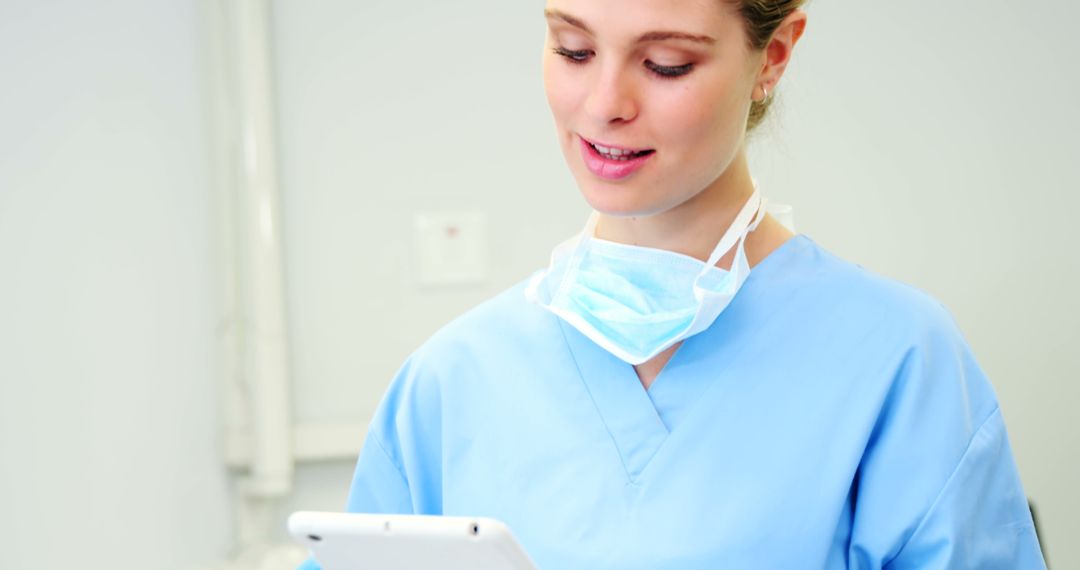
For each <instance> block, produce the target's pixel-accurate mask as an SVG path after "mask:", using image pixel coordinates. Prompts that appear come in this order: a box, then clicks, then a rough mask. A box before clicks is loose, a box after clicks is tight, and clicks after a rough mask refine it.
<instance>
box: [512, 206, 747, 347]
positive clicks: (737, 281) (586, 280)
mask: <svg viewBox="0 0 1080 570" xmlns="http://www.w3.org/2000/svg"><path fill="white" fill-rule="evenodd" d="M764 215H765V201H764V200H763V199H762V198H761V197H760V196H759V195H758V192H757V190H755V191H754V193H753V195H751V196H750V199H749V200H747V202H746V204H745V205H744V206H743V208H742V210H741V211H740V212H739V215H738V216H736V218H735V221H734V222H732V224H731V226H730V227H729V228H728V230H727V231H726V232H725V233H724V236H723V237H722V238H720V242H719V243H718V244H717V245H716V248H715V249H714V250H713V252H712V255H710V256H709V259H708V260H707V261H705V262H701V261H699V260H697V259H695V258H693V257H689V256H686V255H682V254H679V253H675V252H672V251H667V250H662V249H654V248H649V247H639V246H632V245H625V244H620V243H615V242H610V241H606V240H601V239H597V238H596V237H594V234H595V230H596V223H597V218H598V216H597V215H596V214H595V213H594V214H593V215H592V216H590V218H589V222H588V224H586V226H585V230H584V231H582V233H581V235H580V236H578V237H576V238H572V239H570V240H569V241H567V242H565V243H563V244H561V245H560V246H559V247H557V248H555V251H554V252H553V253H552V255H551V265H550V266H549V267H548V269H547V270H546V271H544V272H541V273H538V274H537V275H536V276H534V277H533V279H532V280H531V281H530V282H529V285H528V288H527V289H526V291H525V294H526V296H527V297H528V299H529V300H530V301H532V302H534V303H537V304H539V305H540V306H542V307H544V308H545V309H547V310H549V311H551V312H553V313H554V314H555V315H557V316H558V317H559V318H561V319H563V320H564V321H566V322H567V323H568V324H570V325H571V326H573V327H574V328H576V329H577V330H578V331H580V332H581V333H582V334H584V335H585V336H586V337H588V338H589V339H591V340H592V341H593V342H595V343H596V344H598V345H599V346H601V347H603V348H604V349H605V350H607V351H608V352H610V353H612V354H614V355H615V356H617V357H618V358H620V359H622V360H624V361H626V362H628V363H630V364H634V365H637V364H641V363H643V362H646V361H648V360H651V359H652V358H653V357H655V356H656V355H658V354H660V353H661V352H663V351H664V350H666V349H668V348H670V347H671V346H673V345H674V344H675V343H677V342H679V341H681V340H683V339H686V338H688V337H690V336H693V335H695V334H697V333H699V332H701V331H703V330H705V329H707V328H708V327H709V326H710V325H711V324H712V323H713V321H715V320H716V318H717V317H718V316H719V315H720V313H721V312H722V311H723V310H724V309H725V308H726V307H727V306H728V304H730V303H731V300H732V299H733V298H734V297H735V293H737V292H738V290H739V288H740V287H742V284H743V282H745V281H746V278H747V276H749V274H750V265H749V263H748V262H747V259H746V249H745V245H744V244H745V240H746V236H747V234H749V233H750V232H752V231H754V229H756V228H757V225H758V224H759V223H760V222H761V218H762V217H763V216H764ZM733 247H735V248H736V249H735V260H734V261H733V262H732V264H731V269H730V270H724V269H720V268H719V267H716V263H717V262H718V261H719V260H720V258H721V257H723V256H724V254H726V253H727V252H728V251H730V250H731V249H732V248H733Z"/></svg>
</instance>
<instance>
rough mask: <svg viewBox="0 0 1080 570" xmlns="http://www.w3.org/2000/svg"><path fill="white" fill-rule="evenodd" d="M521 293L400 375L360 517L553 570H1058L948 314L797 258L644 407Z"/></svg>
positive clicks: (478, 313) (708, 334) (833, 264)
mask: <svg viewBox="0 0 1080 570" xmlns="http://www.w3.org/2000/svg"><path fill="white" fill-rule="evenodd" d="M522 289H523V285H519V286H518V287H515V288H513V289H510V290H509V291H507V292H505V293H503V294H501V295H500V296H498V297H496V298H494V299H492V300H490V301H488V302H486V303H485V304H483V305H481V306H479V307H477V308H476V309H474V310H472V311H470V312H469V313H467V314H466V315H464V316H462V317H460V318H459V319H457V320H456V321H454V322H453V323H451V324H449V325H447V326H446V327H444V328H443V329H442V330H441V331H440V332H438V333H437V334H436V335H435V336H434V337H432V338H431V339H430V340H429V341H428V342H427V343H426V344H425V345H424V346H422V347H421V348H420V349H419V350H417V351H416V352H415V353H414V354H413V356H412V357H411V358H409V360H408V361H407V362H406V363H405V365H404V366H403V368H402V369H401V371H400V373H399V374H398V375H397V377H396V378H395V379H394V380H393V382H392V384H391V385H390V388H389V390H388V391H387V393H386V396H385V398H384V400H383V402H382V404H381V406H380V407H379V409H378V411H377V413H376V415H375V418H374V420H373V421H372V423H371V426H370V431H369V433H368V437H367V441H366V443H365V445H364V448H363V451H362V452H361V454H360V459H359V462H358V464H357V467H356V474H355V478H354V481H353V484H352V490H351V493H350V497H349V501H348V506H347V508H348V510H349V511H356V512H383V513H422V514H447V515H470V516H488V517H493V518H497V519H501V520H503V521H505V522H506V523H507V524H508V525H509V526H510V527H511V529H513V531H514V533H515V534H516V536H517V537H518V539H519V540H520V541H521V543H522V544H523V546H524V547H525V549H526V550H527V551H528V552H529V553H530V554H531V555H532V557H533V558H534V560H535V561H536V562H537V564H538V566H539V567H540V568H542V569H545V570H573V569H578V568H581V569H585V568H588V569H595V568H619V569H628V570H633V569H657V568H679V569H696V568H701V569H706V568H708V569H715V568H733V569H742V568H755V569H773V568H775V569H785V570H788V569H791V568H827V569H834V568H836V569H839V568H852V569H870V568H874V569H877V568H891V569H895V570H901V569H915V568H918V569H920V570H927V569H946V568H979V569H991V568H1002V569H1005V568H1008V569H1012V570H1016V569H1020V570H1025V569H1031V568H1045V565H1044V563H1043V560H1042V556H1041V555H1040V553H1039V546H1038V542H1037V540H1036V537H1035V533H1034V526H1033V524H1032V520H1031V515H1030V512H1029V511H1028V508H1027V502H1026V499H1025V495H1024V492H1023V490H1022V488H1021V485H1020V480H1019V476H1018V474H1017V470H1016V466H1015V464H1014V461H1013V457H1012V452H1011V450H1010V448H1009V442H1008V438H1007V435H1006V432H1005V426H1004V424H1003V422H1002V417H1001V412H1000V410H999V409H998V404H997V401H996V398H995V395H994V393H993V390H992V388H991V386H990V384H989V382H988V381H987V379H986V377H985V376H984V375H983V373H982V371H981V370H980V369H979V367H978V365H977V364H976V363H975V360H974V359H973V358H972V355H971V351H970V349H969V348H968V346H967V344H966V343H965V342H964V340H963V338H962V337H961V335H960V334H959V332H958V331H957V328H956V326H955V324H954V323H953V321H952V319H951V318H950V317H949V315H948V313H947V312H946V311H945V310H944V309H943V308H942V307H941V306H940V305H939V304H938V303H937V302H935V301H934V300H933V299H931V298H929V297H928V296H926V295H925V294H923V293H921V292H919V291H917V290H915V289H912V288H910V287H907V286H904V285H901V284H898V283H895V282H893V281H890V280H887V279H883V278H881V277H878V276H875V275H873V274H871V273H869V272H867V271H864V270H863V269H861V268H859V267H857V266H855V265H852V264H849V263H846V262H844V261H841V260H839V259H837V258H836V257H834V256H832V255H831V254H829V253H827V252H825V251H824V250H822V249H821V248H820V247H818V246H817V245H816V244H815V243H814V242H812V241H811V240H810V239H809V238H807V237H805V236H797V237H796V238H793V239H792V240H789V241H788V242H787V243H785V244H784V245H783V246H781V247H780V248H779V249H777V250H776V251H775V252H773V253H772V254H771V255H770V256H769V257H768V258H766V259H765V260H763V261H762V262H761V263H760V264H759V265H758V266H757V267H755V268H754V270H753V272H752V273H751V275H750V278H749V279H748V280H747V282H746V284H745V285H744V286H743V288H742V290H741V291H740V292H739V294H738V295H737V296H736V298H735V300H734V302H733V303H732V304H731V305H730V306H729V307H728V308H727V310H725V311H724V312H723V313H722V314H721V315H720V317H719V318H718V319H717V320H716V321H715V322H714V323H713V325H712V326H711V327H710V328H709V329H707V330H706V331H704V332H702V333H700V334H698V335H696V336H693V337H691V338H689V339H688V340H686V341H685V342H684V343H683V345H682V346H681V348H679V350H678V351H677V352H676V353H675V355H674V357H673V358H672V359H671V361H670V362H669V363H668V364H667V366H666V367H665V368H664V370H663V371H662V372H661V374H660V376H659V377H658V378H657V379H656V380H655V382H654V383H653V384H652V387H651V388H650V389H649V390H648V391H646V390H644V389H643V388H642V385H641V383H640V382H639V380H638V378H637V377H636V375H635V373H634V370H633V367H631V366H630V365H629V364H626V363H625V362H623V361H621V360H619V359H617V358H615V357H614V356H612V355H610V354H608V353H606V352H605V351H603V350H602V349H600V348H599V347H598V346H596V345H595V344H593V343H592V342H590V341H589V340H588V339H586V338H585V337H583V336H582V335H580V333H578V332H577V331H576V330H575V329H573V328H572V327H569V326H566V325H564V324H562V323H561V321H560V320H559V319H558V318H556V317H555V316H553V315H552V314H551V313H549V312H547V311H544V310H543V309H540V308H539V307H536V306H533V305H530V304H528V303H527V302H526V301H525V298H524V295H523V291H522Z"/></svg>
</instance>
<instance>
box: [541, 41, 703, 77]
mask: <svg viewBox="0 0 1080 570" xmlns="http://www.w3.org/2000/svg"><path fill="white" fill-rule="evenodd" d="M551 51H553V52H554V53H555V54H557V55H560V56H562V57H563V58H564V59H566V61H567V62H569V63H572V64H574V65H582V64H584V63H586V62H588V61H589V58H590V57H592V55H593V53H592V51H591V50H584V49H583V50H571V49H566V48H564V47H561V46H560V47H557V48H554V49H553V50H551ZM644 65H645V69H648V70H649V71H650V72H652V74H653V75H655V76H657V77H659V78H661V79H676V78H679V77H682V76H684V75H686V74H688V73H690V72H691V71H693V69H694V64H693V63H687V64H685V65H660V64H658V63H653V62H651V61H649V60H645V64H644Z"/></svg>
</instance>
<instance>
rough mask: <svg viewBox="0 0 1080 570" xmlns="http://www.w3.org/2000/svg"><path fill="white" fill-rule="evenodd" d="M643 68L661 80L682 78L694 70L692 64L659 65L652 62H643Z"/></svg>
mask: <svg viewBox="0 0 1080 570" xmlns="http://www.w3.org/2000/svg"><path fill="white" fill-rule="evenodd" d="M645 67H646V68H647V69H648V70H649V71H651V72H653V73H654V74H656V75H657V76H658V77H661V78H663V79H675V78H677V77H682V76H684V75H686V74H687V73H690V71H692V70H693V69H694V64H692V63H687V64H686V65H660V64H658V63H653V62H652V61H649V60H645Z"/></svg>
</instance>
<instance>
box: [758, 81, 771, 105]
mask: <svg viewBox="0 0 1080 570" xmlns="http://www.w3.org/2000/svg"><path fill="white" fill-rule="evenodd" d="M768 98H769V90H768V89H766V88H765V86H764V85H762V86H761V101H759V103H764V102H765V100H766V99H768Z"/></svg>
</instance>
